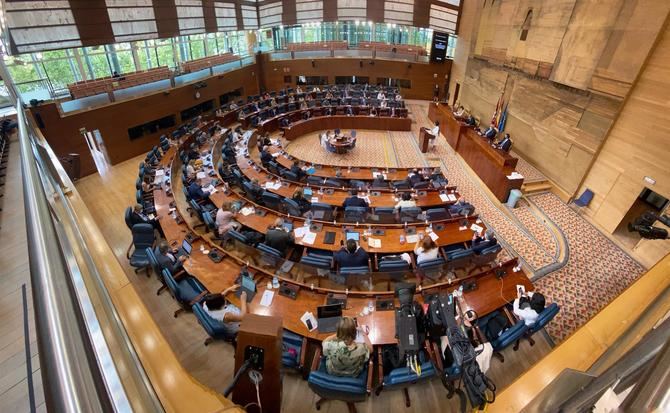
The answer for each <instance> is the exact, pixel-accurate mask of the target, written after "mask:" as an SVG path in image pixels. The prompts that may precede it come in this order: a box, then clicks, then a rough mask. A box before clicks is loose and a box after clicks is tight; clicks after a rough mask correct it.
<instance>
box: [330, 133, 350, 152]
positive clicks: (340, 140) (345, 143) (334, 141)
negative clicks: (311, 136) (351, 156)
mask: <svg viewBox="0 0 670 413" xmlns="http://www.w3.org/2000/svg"><path fill="white" fill-rule="evenodd" d="M354 142H355V139H354V138H352V137H351V136H336V137H332V138H328V144H329V145H330V146H332V147H333V148H335V153H337V154H343V153H347V152H349V151H350V150H351V149H353V148H354Z"/></svg>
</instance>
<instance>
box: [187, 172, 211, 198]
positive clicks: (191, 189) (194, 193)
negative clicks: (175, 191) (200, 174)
mask: <svg viewBox="0 0 670 413" xmlns="http://www.w3.org/2000/svg"><path fill="white" fill-rule="evenodd" d="M204 184H205V181H204V179H202V178H198V179H196V180H195V181H194V182H193V183H191V185H189V186H188V195H189V196H190V197H191V199H193V200H194V201H196V202H197V201H202V200H204V199H207V198H208V197H209V192H208V191H205V190H204V189H202V187H203V185H204Z"/></svg>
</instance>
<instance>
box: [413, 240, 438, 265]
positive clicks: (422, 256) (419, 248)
mask: <svg viewBox="0 0 670 413" xmlns="http://www.w3.org/2000/svg"><path fill="white" fill-rule="evenodd" d="M414 253H415V254H416V263H417V264H421V263H422V262H424V261H430V260H434V259H436V258H437V256H438V255H439V254H440V249H439V248H438V247H437V245H436V244H435V241H433V239H432V238H431V237H428V236H426V237H424V238H423V239H420V240H419V241H417V242H416V245H415V246H414Z"/></svg>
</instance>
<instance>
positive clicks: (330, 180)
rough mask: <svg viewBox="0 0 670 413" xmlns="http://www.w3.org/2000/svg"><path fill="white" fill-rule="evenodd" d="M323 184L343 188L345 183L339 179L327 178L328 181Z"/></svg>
mask: <svg viewBox="0 0 670 413" xmlns="http://www.w3.org/2000/svg"><path fill="white" fill-rule="evenodd" d="M323 186H331V187H334V188H342V187H344V186H345V185H344V183H343V182H342V181H340V180H339V179H334V178H327V179H326V181H325V182H324V183H323Z"/></svg>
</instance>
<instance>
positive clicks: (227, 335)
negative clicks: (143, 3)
mask: <svg viewBox="0 0 670 413" xmlns="http://www.w3.org/2000/svg"><path fill="white" fill-rule="evenodd" d="M191 310H192V311H193V315H195V319H196V320H198V324H200V325H201V326H202V328H203V329H204V330H205V331H206V332H207V334H208V335H209V337H207V338H206V339H205V345H206V346H208V345H209V344H210V343H212V342H213V341H214V340H225V341H229V342H231V343H234V342H235V339H236V337H237V331H236V328H235V327H232V325H229V324H226V323H224V322H223V321H219V320H216V319H214V318H212V317H210V316H209V314H207V313H206V312H205V309H204V308H202V305H200V303H195V304H193V306H191Z"/></svg>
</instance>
